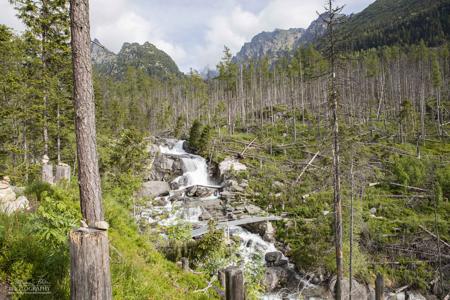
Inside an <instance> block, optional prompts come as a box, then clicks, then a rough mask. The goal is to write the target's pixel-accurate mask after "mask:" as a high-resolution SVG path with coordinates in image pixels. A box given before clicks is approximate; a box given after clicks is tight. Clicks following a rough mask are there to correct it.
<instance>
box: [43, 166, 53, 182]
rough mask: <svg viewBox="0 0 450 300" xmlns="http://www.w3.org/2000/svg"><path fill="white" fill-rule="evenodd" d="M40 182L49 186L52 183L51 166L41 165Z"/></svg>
mask: <svg viewBox="0 0 450 300" xmlns="http://www.w3.org/2000/svg"><path fill="white" fill-rule="evenodd" d="M42 181H43V182H47V183H50V184H53V183H54V177H53V165H52V164H43V165H42Z"/></svg>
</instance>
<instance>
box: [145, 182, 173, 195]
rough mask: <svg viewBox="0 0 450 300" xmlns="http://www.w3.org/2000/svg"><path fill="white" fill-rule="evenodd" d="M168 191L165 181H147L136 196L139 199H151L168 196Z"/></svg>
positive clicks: (168, 187)
mask: <svg viewBox="0 0 450 300" xmlns="http://www.w3.org/2000/svg"><path fill="white" fill-rule="evenodd" d="M169 191H170V186H169V184H168V183H167V182H165V181H147V182H144V183H143V184H142V187H141V189H140V190H139V192H138V193H137V196H138V197H141V198H153V197H157V196H161V195H165V194H168V193H169Z"/></svg>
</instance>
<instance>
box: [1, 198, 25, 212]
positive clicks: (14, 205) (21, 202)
mask: <svg viewBox="0 0 450 300" xmlns="http://www.w3.org/2000/svg"><path fill="white" fill-rule="evenodd" d="M1 207H2V210H3V211H4V212H5V213H6V214H12V213H14V212H16V211H18V210H24V209H28V208H29V207H30V202H29V201H28V199H27V197H25V196H20V197H19V198H17V199H15V200H14V201H10V202H4V203H3V204H2V205H1Z"/></svg>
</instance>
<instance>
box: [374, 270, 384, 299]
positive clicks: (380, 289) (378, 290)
mask: <svg viewBox="0 0 450 300" xmlns="http://www.w3.org/2000/svg"><path fill="white" fill-rule="evenodd" d="M375 300H384V279H383V275H381V274H380V273H378V274H377V279H376V281H375Z"/></svg>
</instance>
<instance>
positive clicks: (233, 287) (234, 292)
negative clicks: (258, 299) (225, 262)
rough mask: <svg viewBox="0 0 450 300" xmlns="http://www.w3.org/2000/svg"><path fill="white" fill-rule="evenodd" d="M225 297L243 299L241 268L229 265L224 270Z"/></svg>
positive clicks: (235, 299)
mask: <svg viewBox="0 0 450 300" xmlns="http://www.w3.org/2000/svg"><path fill="white" fill-rule="evenodd" d="M225 299H226V300H244V299H245V293H244V275H243V274H242V270H241V269H239V268H236V267H229V268H227V269H226V270H225Z"/></svg>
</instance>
